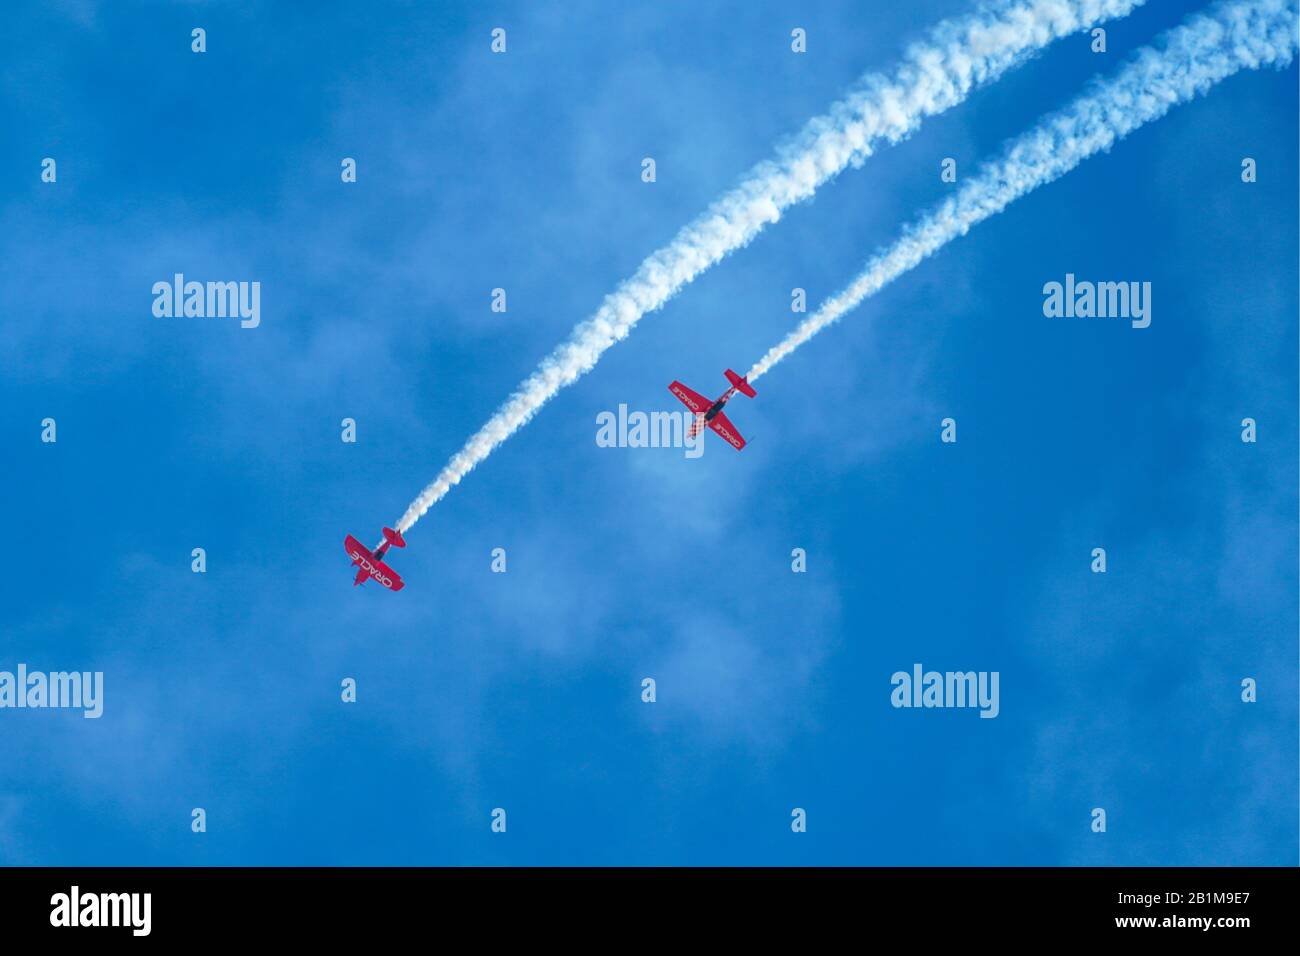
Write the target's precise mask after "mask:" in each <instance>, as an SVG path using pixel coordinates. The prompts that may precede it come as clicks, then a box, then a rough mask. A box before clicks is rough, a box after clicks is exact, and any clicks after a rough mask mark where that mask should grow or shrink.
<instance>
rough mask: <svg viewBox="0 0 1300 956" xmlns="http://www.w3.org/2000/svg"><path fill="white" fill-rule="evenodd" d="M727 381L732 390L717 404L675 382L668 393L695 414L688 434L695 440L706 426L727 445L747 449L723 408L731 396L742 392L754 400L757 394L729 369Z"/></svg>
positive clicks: (724, 394)
mask: <svg viewBox="0 0 1300 956" xmlns="http://www.w3.org/2000/svg"><path fill="white" fill-rule="evenodd" d="M727 381H728V382H730V383H731V388H729V389H727V390H726V391H725V392H723V393H722V397H721V398H719V399H718V400H717V401H716V402H710V401H709V400H708V399H707V398H705V397H704V396H703V395H701V394H700V393H699V392H693V391H691V390H690V389H689V388H687V387H686V386H685V385H683V384H682V383H681V382H673V383H672V384H671V385H669V386H668V391H670V392H672V393H673V394H674V395H676V396H677V398H678V400H679V401H680V402H681V403H682V404H683V405H685V406H686V407H687V408H689V409H690V410H691V411H693V412H694V413H695V423H694V424H693V425H691V429H690V431H689V432H688V433H687V434H688V435H689V436H690V437H691V438H694V437H695V436H696V435H698V434H699V433H700V429H702V428H703V427H704V426H705V425H708V426H709V427H710V428H712V429H713V430H714V431H715V432H717V433H718V434H719V435H721V436H722V437H723V438H725V439H726V440H727V443H728V444H729V445H731V446H732V447H733V448H735V449H736V450H737V451H739V450H740V449H742V448H744V447H745V439H743V438H741V437H740V432H738V431H736V426H735V425H733V424H731V419H729V418H727V416H726V415H724V414H722V406H723V405H725V404H727V402H728V401H730V400H731V396H732V395H735V394H736V392H740V394H741V395H744V396H746V397H748V398H753V397H754V396H755V395H756V394H757V393H756V392H755V391H754V389H753V388H752V387H751V386H750V384H749V383H748V382H747V381H745V380H744V379H743V378H741V377H740V376H739V375H737V374H736V373H735V372H733V371H732V370H731V369H727Z"/></svg>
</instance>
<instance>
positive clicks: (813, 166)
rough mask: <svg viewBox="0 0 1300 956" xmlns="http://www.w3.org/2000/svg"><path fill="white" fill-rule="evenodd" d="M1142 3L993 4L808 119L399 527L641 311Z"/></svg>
mask: <svg viewBox="0 0 1300 956" xmlns="http://www.w3.org/2000/svg"><path fill="white" fill-rule="evenodd" d="M1142 3H1143V0H993V2H988V3H985V4H984V5H983V6H981V7H980V8H979V9H978V10H977V11H976V12H975V13H972V14H970V15H969V16H965V17H960V18H956V19H953V20H947V21H944V22H943V23H941V24H939V25H938V26H937V27H935V28H934V29H933V30H932V31H931V32H930V34H929V36H928V37H927V38H926V39H925V40H924V41H922V42H920V43H917V44H915V45H913V46H912V47H911V48H909V49H908V51H907V53H906V54H905V56H904V59H903V62H902V64H901V65H900V66H899V67H898V69H897V70H896V71H895V72H894V74H893V75H892V76H885V75H881V74H872V75H869V76H867V77H865V78H863V79H862V80H861V81H860V82H859V83H858V84H857V86H856V87H855V89H854V91H853V92H851V93H850V94H849V95H848V96H846V97H845V98H844V99H843V100H840V101H839V102H837V103H835V104H834V105H833V106H832V107H831V109H830V110H829V111H828V112H827V113H826V114H824V115H822V116H819V117H816V118H815V119H812V120H810V121H809V122H808V123H807V124H806V125H805V126H804V128H803V130H802V131H801V132H800V133H799V134H798V135H797V136H795V137H794V139H792V140H791V141H790V142H788V143H787V144H785V145H784V146H783V147H781V148H780V149H779V150H778V152H777V157H776V159H775V160H772V161H768V162H764V163H760V164H759V165H758V166H756V167H754V169H753V170H751V171H750V172H749V174H748V175H747V176H746V177H745V179H744V180H743V181H742V182H741V183H740V184H739V185H738V186H736V187H735V188H733V189H732V190H731V191H730V192H728V193H726V194H725V195H724V196H723V197H722V198H721V199H719V200H717V201H716V202H714V203H713V204H712V205H711V206H710V207H709V208H708V209H707V210H705V212H704V213H703V214H702V215H701V216H699V217H698V218H697V219H695V220H694V221H693V222H691V223H689V224H688V225H687V226H685V227H684V228H683V229H682V230H681V231H680V232H679V233H677V235H676V236H675V237H674V238H673V240H672V242H670V243H669V244H668V245H667V246H665V247H664V248H662V249H659V250H658V251H656V252H654V253H653V254H651V256H650V257H649V258H647V259H646V260H645V261H644V262H642V263H641V266H640V267H639V268H638V269H637V271H636V274H635V275H633V276H632V277H631V278H630V279H627V280H625V281H624V282H623V283H622V284H621V285H620V286H619V287H618V288H617V289H616V290H615V291H614V292H612V293H611V294H610V295H608V296H606V297H605V300H604V301H603V302H602V303H601V305H600V308H599V309H598V310H597V311H596V313H595V315H593V316H592V317H591V318H589V319H587V320H585V321H584V322H582V323H581V324H579V325H578V326H577V327H576V328H574V330H573V332H572V333H571V334H570V336H569V338H568V339H567V340H566V341H565V342H563V343H562V344H561V345H560V346H558V347H557V348H556V349H555V351H553V352H552V353H551V354H550V355H548V356H547V357H546V358H545V359H543V360H542V362H541V364H540V365H539V366H538V368H537V370H536V371H535V372H534V373H533V374H532V375H530V376H529V377H528V378H527V379H526V380H525V381H524V382H523V383H522V384H521V385H520V386H519V388H518V389H517V390H516V391H515V392H514V394H512V395H511V396H510V397H509V398H508V399H507V400H506V402H505V404H503V405H502V406H501V407H500V408H499V409H497V411H496V413H495V414H493V415H492V417H491V418H490V419H488V421H487V424H485V425H484V426H483V427H482V428H480V429H479V430H478V432H477V433H475V434H474V435H473V436H471V438H470V439H469V441H467V442H466V443H465V446H464V447H463V448H462V449H461V450H460V451H459V452H457V453H456V454H455V455H454V456H453V457H452V459H451V460H450V461H449V462H448V463H447V465H446V466H445V467H444V468H443V470H442V472H441V473H439V475H438V476H437V477H436V478H435V479H434V480H433V481H432V482H431V483H430V484H429V486H428V487H426V488H425V489H424V490H423V491H422V492H420V495H419V497H418V498H416V499H415V500H414V501H413V502H411V505H410V507H408V508H407V509H406V513H405V514H403V515H402V517H401V518H400V519H399V520H398V521H397V523H396V527H397V530H399V531H402V532H405V531H406V530H407V529H409V528H410V527H411V526H412V525H414V524H415V522H416V521H418V520H419V519H420V517H421V516H422V515H423V514H424V513H425V512H426V511H428V510H429V508H430V506H431V505H433V504H434V503H435V502H437V501H439V500H440V499H441V498H442V497H443V496H444V495H446V494H447V492H448V491H450V490H451V489H452V488H453V487H455V486H456V485H457V484H459V483H460V480H461V479H462V478H464V477H465V475H467V474H468V473H469V472H470V471H471V470H472V469H473V468H474V466H476V465H477V464H479V463H480V462H481V461H483V460H484V459H485V458H487V457H488V455H490V454H491V453H492V451H493V450H494V449H495V448H496V447H497V446H498V445H500V444H501V443H502V442H503V441H505V440H506V439H507V438H509V437H510V436H511V435H512V434H514V433H515V432H516V431H517V430H518V429H519V428H521V427H522V426H523V425H525V424H526V423H527V422H528V421H529V420H530V419H531V418H532V417H533V416H534V415H535V414H537V411H538V409H540V408H541V407H542V406H543V405H544V404H545V403H546V402H547V401H549V400H550V399H551V397H552V396H554V395H555V394H556V393H557V392H558V391H559V390H560V389H562V388H564V387H565V386H566V385H570V384H572V383H573V382H574V381H576V380H577V379H578V378H579V377H580V376H581V375H583V374H585V373H586V372H588V371H589V370H590V369H591V368H592V366H593V365H595V364H596V362H597V361H598V360H599V358H600V356H601V354H602V353H603V352H604V351H605V350H606V349H608V348H609V347H610V346H611V345H613V344H614V343H615V342H618V341H619V340H621V339H623V338H625V337H626V336H627V334H628V333H629V332H630V331H631V330H632V327H633V326H634V325H636V323H637V321H638V320H639V319H640V318H641V316H643V315H645V313H647V312H651V311H654V310H655V309H658V308H659V307H660V306H662V305H663V304H664V303H665V302H667V301H668V300H669V299H670V298H671V297H672V296H673V295H674V294H676V293H677V292H678V291H679V290H680V289H681V288H682V287H683V286H684V285H686V284H687V283H688V282H690V281H692V280H693V279H694V278H695V277H696V276H698V275H699V274H700V273H701V272H703V271H704V270H705V269H707V268H708V267H709V266H711V265H713V264H714V263H716V262H718V261H719V260H720V259H722V258H723V257H724V256H725V255H727V254H728V253H729V252H732V251H734V250H736V249H739V248H740V247H742V246H744V245H745V244H746V243H748V242H749V241H750V240H751V239H753V238H754V237H755V236H756V235H757V234H758V233H759V232H760V231H761V230H762V229H763V227H764V226H766V225H768V224H769V223H773V222H776V221H777V220H778V219H779V218H780V217H781V213H782V211H783V210H785V209H786V208H787V207H789V206H790V205H792V204H793V203H797V202H799V201H801V200H804V199H807V198H808V197H810V196H811V195H812V194H813V193H814V191H816V189H817V187H818V186H820V185H821V184H822V183H824V182H826V180H828V179H830V178H831V177H833V176H835V175H837V174H838V173H840V172H841V171H842V170H843V169H844V168H845V167H846V166H848V165H849V164H854V165H857V164H860V163H861V162H862V161H863V160H864V159H866V157H868V156H870V155H871V154H872V152H873V151H874V150H875V148H876V147H877V146H878V145H880V144H881V143H896V142H898V141H900V140H902V139H904V138H906V137H907V136H908V135H909V134H910V133H912V132H913V131H914V130H915V129H916V128H917V127H918V126H919V125H920V123H921V121H922V120H923V119H924V118H925V117H927V116H932V115H934V114H936V113H940V112H942V111H944V110H946V109H948V108H950V107H952V106H955V105H956V104H958V103H960V102H961V101H962V100H963V99H965V98H966V96H967V95H968V94H969V93H970V91H971V90H972V89H974V88H975V87H977V86H979V85H982V84H985V83H988V82H990V81H992V80H995V79H997V78H998V77H999V76H1001V75H1002V74H1003V73H1005V72H1006V71H1007V70H1009V69H1011V68H1012V67H1013V66H1015V65H1016V64H1018V63H1020V62H1021V61H1023V60H1024V59H1026V58H1027V57H1029V56H1031V55H1033V54H1034V53H1035V52H1037V51H1038V50H1040V49H1041V48H1043V47H1045V46H1047V45H1048V44H1049V43H1051V42H1052V41H1053V40H1055V39H1057V38H1059V37H1061V36H1064V35H1066V34H1069V33H1074V32H1076V31H1078V30H1082V29H1083V28H1084V27H1087V26H1088V25H1090V24H1093V23H1096V22H1099V21H1102V20H1106V19H1110V18H1112V17H1119V16H1124V15H1126V14H1128V13H1129V12H1130V11H1131V10H1133V9H1134V8H1135V7H1137V6H1140V5H1141V4H1142Z"/></svg>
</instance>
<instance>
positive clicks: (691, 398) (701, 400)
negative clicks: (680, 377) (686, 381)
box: [660, 379, 713, 415]
mask: <svg viewBox="0 0 1300 956" xmlns="http://www.w3.org/2000/svg"><path fill="white" fill-rule="evenodd" d="M660 381H663V380H662V379H660ZM668 391H670V392H672V393H673V394H674V395H676V396H677V400H678V401H680V402H681V403H682V404H683V405H685V406H686V407H687V408H689V409H690V410H691V411H693V412H695V413H696V414H697V415H701V414H703V413H704V412H707V411H708V410H709V406H710V405H712V404H713V402H711V401H710V400H709V399H707V398H705V397H704V396H703V395H701V394H700V393H699V392H693V391H691V390H690V389H689V388H687V387H686V386H685V385H683V384H682V383H681V382H673V383H672V384H671V385H669V386H668Z"/></svg>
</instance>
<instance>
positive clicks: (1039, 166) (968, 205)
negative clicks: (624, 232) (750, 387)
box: [747, 0, 1297, 382]
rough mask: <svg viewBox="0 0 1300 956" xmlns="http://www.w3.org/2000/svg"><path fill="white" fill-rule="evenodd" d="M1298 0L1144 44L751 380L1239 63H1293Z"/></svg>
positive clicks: (933, 217)
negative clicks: (987, 222)
mask: <svg viewBox="0 0 1300 956" xmlns="http://www.w3.org/2000/svg"><path fill="white" fill-rule="evenodd" d="M1296 20H1297V9H1296V2H1295V0H1238V2H1231V3H1223V4H1220V5H1218V6H1216V7H1214V8H1212V9H1211V10H1210V11H1209V12H1207V13H1204V14H1198V15H1196V16H1194V17H1192V18H1191V19H1189V20H1188V21H1187V22H1186V23H1184V24H1183V25H1181V26H1179V27H1176V28H1174V29H1173V30H1170V31H1168V32H1167V33H1165V34H1163V35H1162V36H1161V37H1159V38H1158V39H1157V42H1156V46H1155V48H1152V47H1146V48H1144V49H1142V50H1140V51H1139V52H1138V53H1137V54H1136V56H1135V59H1134V60H1133V62H1131V63H1130V64H1129V65H1128V66H1126V67H1124V69H1122V70H1121V71H1120V72H1119V73H1118V74H1117V75H1115V76H1114V77H1112V78H1111V79H1108V80H1105V81H1103V82H1099V83H1096V84H1094V86H1093V87H1092V88H1091V90H1090V91H1089V92H1087V93H1085V94H1084V95H1083V96H1081V97H1080V98H1079V99H1077V100H1075V101H1074V103H1073V104H1071V105H1070V106H1069V107H1067V108H1066V109H1064V110H1062V111H1061V112H1059V113H1055V114H1052V115H1050V116H1048V117H1046V118H1045V119H1044V120H1043V121H1042V122H1041V123H1040V124H1039V125H1038V126H1037V127H1035V128H1034V129H1033V130H1031V131H1030V132H1028V133H1026V134H1024V135H1022V136H1020V137H1018V138H1017V139H1015V140H1013V141H1012V142H1011V143H1010V144H1009V145H1008V147H1007V149H1006V151H1005V152H1004V153H1003V155H1002V157H1001V158H1000V159H999V160H997V161H996V162H994V163H992V164H991V165H989V166H988V167H986V168H985V169H983V170H981V171H980V172H979V174H977V175H976V177H975V178H973V179H970V180H968V181H967V182H966V184H965V185H964V186H963V187H962V188H961V190H960V191H959V192H958V193H957V194H956V195H954V196H953V197H952V198H950V199H948V200H946V201H945V202H943V203H942V204H940V205H939V206H938V207H937V208H936V209H935V210H933V211H932V212H930V213H928V214H926V215H925V216H922V217H921V219H919V220H918V221H916V222H915V223H913V224H912V225H911V226H909V227H908V228H906V229H905V230H904V231H903V234H902V236H901V237H900V238H899V239H898V240H897V241H896V242H894V244H893V245H891V246H889V247H887V248H886V249H885V250H884V251H882V252H880V253H878V254H877V255H876V256H875V257H874V258H873V259H871V260H870V261H869V262H868V263H867V266H866V268H865V269H864V270H863V271H862V272H861V273H859V274H858V276H857V278H855V279H854V280H853V282H852V283H850V284H849V286H848V287H847V288H846V289H844V290H843V291H841V292H839V293H838V294H836V295H835V296H833V297H832V298H830V299H828V300H827V301H826V302H825V303H823V304H822V306H821V307H820V308H819V309H818V310H817V311H816V312H815V313H813V314H812V315H810V316H808V318H806V319H805V320H804V321H803V322H801V323H800V324H799V326H798V327H797V328H796V329H795V330H794V331H793V332H791V333H790V334H789V335H788V336H786V337H785V339H784V340H783V341H782V342H781V343H780V344H779V345H777V346H775V347H774V348H772V349H771V350H769V351H768V353H767V354H766V355H764V356H763V358H762V359H760V360H759V361H758V362H756V363H755V364H754V366H753V368H751V369H750V370H749V375H748V376H747V377H748V379H749V381H750V382H753V381H755V380H756V379H758V378H759V377H760V376H762V375H763V374H764V373H766V372H767V371H768V370H769V369H771V368H772V366H774V365H776V363H777V362H780V361H781V360H782V359H783V358H785V357H786V356H787V355H789V354H790V353H791V352H793V351H794V350H795V349H797V348H798V347H799V346H801V345H803V343H805V342H807V341H808V340H809V339H810V338H812V337H813V336H814V335H816V334H817V333H818V332H820V331H821V330H822V329H824V328H826V326H828V325H830V324H831V323H832V322H834V321H836V320H837V319H839V318H840V317H841V316H842V315H844V314H845V313H846V312H848V311H849V310H850V309H853V308H855V307H856V306H858V305H859V304H860V303H861V302H862V300H863V299H865V298H867V297H868V296H870V295H873V294H874V293H876V292H877V291H879V290H880V289H881V288H882V287H883V286H885V285H887V284H888V283H890V282H891V281H893V280H894V279H896V278H898V276H900V275H902V274H903V273H904V272H906V271H907V270H909V269H911V268H912V267H913V266H915V265H917V264H918V263H920V262H921V261H922V260H924V259H925V258H927V257H928V256H930V255H932V254H933V253H935V252H936V251H938V250H939V249H940V248H942V247H943V246H944V245H946V244H947V243H949V242H951V241H952V240H953V239H956V238H957V237H959V236H962V235H965V234H966V232H968V231H969V230H970V228H971V226H973V225H975V224H976V223H978V222H981V221H982V220H984V219H987V218H989V217H990V216H993V215H996V214H997V213H999V212H1001V211H1002V210H1003V209H1005V208H1006V207H1007V205H1008V204H1010V203H1011V202H1012V201H1013V200H1015V199H1017V198H1019V197H1020V196H1023V195H1024V194H1025V193H1027V192H1030V191H1031V190H1033V189H1035V188H1037V187H1039V186H1042V185H1044V184H1045V183H1049V182H1051V181H1052V180H1054V179H1057V178H1059V177H1060V176H1063V175H1064V174H1065V173H1067V172H1069V171H1070V170H1072V169H1074V167H1076V166H1078V165H1079V164H1080V163H1081V162H1083V161H1084V160H1085V159H1087V158H1088V157H1089V156H1092V155H1093V154H1094V153H1097V152H1100V151H1103V150H1107V149H1109V148H1110V147H1111V146H1112V145H1113V144H1114V143H1115V141H1116V140H1118V139H1121V138H1122V137H1124V136H1126V135H1128V134H1129V133H1131V132H1132V131H1133V130H1135V129H1137V128H1138V127H1139V126H1141V125H1143V124H1144V123H1149V122H1151V121H1152V120H1155V119H1159V118H1160V117H1162V116H1164V115H1165V114H1166V113H1167V112H1169V110H1170V109H1172V108H1173V107H1174V106H1176V105H1177V104H1179V103H1183V102H1186V101H1187V100H1190V99H1192V98H1193V97H1194V96H1196V95H1197V94H1201V93H1205V92H1206V91H1207V90H1209V88H1210V87H1211V86H1213V85H1214V84H1215V83H1218V82H1219V81H1220V80H1223V79H1225V78H1227V77H1229V76H1231V75H1232V74H1234V73H1236V72H1237V71H1238V70H1241V69H1245V68H1251V69H1257V68H1260V67H1264V66H1275V67H1279V68H1280V67H1284V66H1286V65H1288V64H1289V63H1290V62H1291V57H1292V54H1293V51H1294V50H1295V47H1296V42H1297V40H1296Z"/></svg>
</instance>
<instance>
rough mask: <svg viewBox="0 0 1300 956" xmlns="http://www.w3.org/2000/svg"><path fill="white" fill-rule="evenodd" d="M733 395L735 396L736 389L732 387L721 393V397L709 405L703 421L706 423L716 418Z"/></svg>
mask: <svg viewBox="0 0 1300 956" xmlns="http://www.w3.org/2000/svg"><path fill="white" fill-rule="evenodd" d="M735 394H736V388H735V386H734V385H733V386H732V387H731V388H729V389H727V390H726V391H725V392H723V393H722V397H721V398H719V399H718V400H717V401H716V402H714V403H713V404H712V405H710V406H709V410H708V411H707V412H705V413H704V420H705V421H706V422H711V421H713V419H714V418H715V417H717V414H718V412H720V411H722V406H723V405H725V404H727V402H728V401H730V400H731V396H732V395H735Z"/></svg>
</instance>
